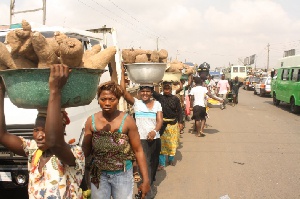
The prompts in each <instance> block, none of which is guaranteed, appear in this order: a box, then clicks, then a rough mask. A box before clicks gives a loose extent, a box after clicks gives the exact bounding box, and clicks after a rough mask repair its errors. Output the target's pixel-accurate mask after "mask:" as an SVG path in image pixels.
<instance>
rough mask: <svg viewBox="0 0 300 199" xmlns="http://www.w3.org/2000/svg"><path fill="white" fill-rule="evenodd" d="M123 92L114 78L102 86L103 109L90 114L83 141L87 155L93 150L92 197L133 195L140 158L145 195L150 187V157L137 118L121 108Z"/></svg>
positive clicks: (101, 104) (105, 197)
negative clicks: (143, 143) (144, 149)
mask: <svg viewBox="0 0 300 199" xmlns="http://www.w3.org/2000/svg"><path fill="white" fill-rule="evenodd" d="M122 95H123V90H122V88H121V87H120V85H118V84H116V83H115V82H113V81H109V82H106V83H103V84H101V85H100V86H99V87H98V92H97V97H98V102H99V104H100V107H101V109H102V110H101V111H99V112H97V113H95V114H93V115H92V116H90V117H89V118H88V119H87V121H86V125H85V135H84V140H83V144H82V148H83V150H84V153H85V156H86V157H88V156H89V155H90V154H92V159H93V160H92V164H91V169H90V176H91V182H92V184H91V191H92V192H91V194H92V198H101V199H110V198H111V197H112V198H114V199H119V198H121V199H122V198H124V199H132V195H133V173H132V161H133V160H134V159H135V157H136V159H137V162H138V165H139V168H140V172H141V174H142V178H143V183H142V184H141V185H140V186H139V188H138V189H139V190H140V191H142V198H144V197H145V195H146V194H147V192H148V191H149V190H150V185H149V178H148V170H147V164H146V158H145V155H144V151H143V148H142V145H141V141H140V136H139V133H138V129H137V126H136V124H135V121H134V119H133V118H132V117H131V116H130V115H127V114H126V113H124V112H123V111H119V110H118V109H117V107H118V104H119V99H120V97H121V96H122Z"/></svg>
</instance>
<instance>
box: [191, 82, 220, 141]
mask: <svg viewBox="0 0 300 199" xmlns="http://www.w3.org/2000/svg"><path fill="white" fill-rule="evenodd" d="M194 81H195V84H196V86H195V87H193V88H192V89H191V91H190V93H189V95H190V98H191V107H193V108H191V109H192V110H193V116H192V119H194V120H195V126H196V131H197V136H198V137H203V136H205V134H204V133H203V129H204V126H205V122H206V105H205V98H206V95H208V96H209V97H211V98H213V99H215V100H218V101H220V102H223V101H224V100H223V99H220V98H218V97H215V96H214V95H212V94H211V92H210V91H209V90H208V89H207V87H206V86H205V84H203V80H202V79H201V78H200V77H195V78H194Z"/></svg>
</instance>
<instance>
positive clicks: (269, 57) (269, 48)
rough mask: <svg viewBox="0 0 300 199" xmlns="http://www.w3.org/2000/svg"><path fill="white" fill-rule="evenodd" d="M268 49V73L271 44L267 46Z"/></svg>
mask: <svg viewBox="0 0 300 199" xmlns="http://www.w3.org/2000/svg"><path fill="white" fill-rule="evenodd" d="M267 48H268V59H267V71H268V70H269V59H270V44H269V43H268V45H267Z"/></svg>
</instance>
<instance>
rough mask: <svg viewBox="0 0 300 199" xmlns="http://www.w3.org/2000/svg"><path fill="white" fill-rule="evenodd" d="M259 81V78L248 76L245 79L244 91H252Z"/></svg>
mask: <svg viewBox="0 0 300 199" xmlns="http://www.w3.org/2000/svg"><path fill="white" fill-rule="evenodd" d="M259 81H260V78H259V77H256V76H250V77H249V78H246V79H245V82H244V83H245V84H244V89H245V90H247V91H250V90H252V91H253V90H254V87H255V85H256V84H257V83H258V82H259Z"/></svg>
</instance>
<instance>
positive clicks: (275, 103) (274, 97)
mask: <svg viewBox="0 0 300 199" xmlns="http://www.w3.org/2000/svg"><path fill="white" fill-rule="evenodd" d="M279 103H280V100H277V99H276V94H275V93H273V104H274V105H275V106H278V105H279Z"/></svg>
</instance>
